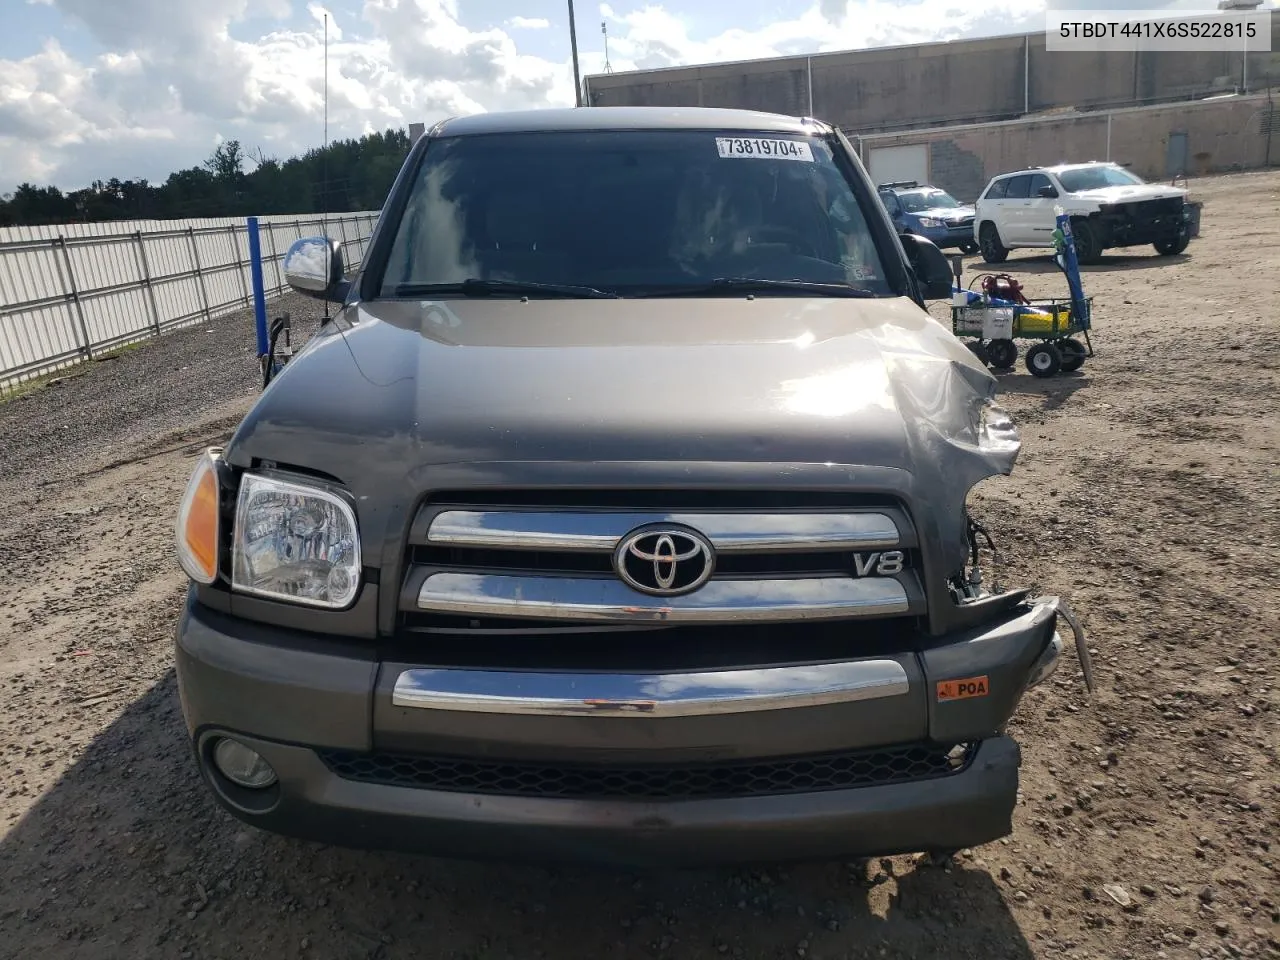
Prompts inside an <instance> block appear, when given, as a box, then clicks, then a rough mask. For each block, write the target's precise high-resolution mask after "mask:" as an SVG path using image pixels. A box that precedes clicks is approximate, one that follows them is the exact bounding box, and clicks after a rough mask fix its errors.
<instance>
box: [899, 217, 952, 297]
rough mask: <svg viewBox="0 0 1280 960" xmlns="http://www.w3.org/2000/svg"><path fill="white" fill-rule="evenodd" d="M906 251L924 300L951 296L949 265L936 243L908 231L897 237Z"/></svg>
mask: <svg viewBox="0 0 1280 960" xmlns="http://www.w3.org/2000/svg"><path fill="white" fill-rule="evenodd" d="M898 239H899V240H901V241H902V247H903V249H904V250H906V252H907V259H908V260H909V261H910V262H911V269H912V270H913V271H914V272H915V275H916V280H918V281H919V283H920V293H921V295H922V296H923V297H924V299H925V300H949V299H950V298H951V265H950V264H949V263H947V258H946V256H945V255H943V253H942V251H941V250H939V249H938V247H937V245H936V244H935V243H934V242H933V241H932V240H930V239H929V238H928V237H922V236H920V235H919V234H915V233H908V234H904V235H902V236H900V237H899V238H898Z"/></svg>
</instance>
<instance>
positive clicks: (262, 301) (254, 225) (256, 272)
mask: <svg viewBox="0 0 1280 960" xmlns="http://www.w3.org/2000/svg"><path fill="white" fill-rule="evenodd" d="M249 274H250V276H251V277H252V278H253V322H254V326H255V327H257V329H258V356H259V357H260V358H261V357H265V356H266V355H267V295H266V293H265V292H264V290H263V286H262V244H261V242H260V241H259V239H258V218H257V217H250V218H249Z"/></svg>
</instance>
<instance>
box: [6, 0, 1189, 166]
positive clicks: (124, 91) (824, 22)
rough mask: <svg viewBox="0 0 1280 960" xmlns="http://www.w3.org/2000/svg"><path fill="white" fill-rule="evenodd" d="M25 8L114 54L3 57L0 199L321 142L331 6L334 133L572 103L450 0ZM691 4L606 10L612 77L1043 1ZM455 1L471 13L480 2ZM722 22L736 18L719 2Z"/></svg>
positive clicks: (585, 45) (560, 83)
mask: <svg viewBox="0 0 1280 960" xmlns="http://www.w3.org/2000/svg"><path fill="white" fill-rule="evenodd" d="M37 2H43V3H47V4H49V5H51V6H53V7H54V8H55V9H57V10H58V11H60V12H61V13H62V14H64V16H66V17H67V18H68V19H69V20H75V21H78V22H79V23H81V24H83V25H84V26H85V27H86V28H87V29H88V31H89V32H90V33H91V34H92V36H93V37H94V39H95V40H96V41H97V42H98V43H99V44H100V45H101V46H102V47H103V48H104V49H106V50H108V51H110V52H108V53H105V54H103V55H101V56H98V57H94V58H90V59H83V60H77V59H75V58H74V57H71V56H69V55H68V54H67V53H66V52H65V51H64V50H63V48H62V47H60V46H59V45H58V44H57V43H56V42H51V43H49V44H48V45H46V46H45V48H44V49H43V50H41V51H40V52H39V53H37V54H34V55H32V56H30V57H27V58H25V59H22V60H8V61H6V60H0V190H10V189H12V188H13V186H14V185H15V184H17V183H18V182H20V181H22V180H26V179H30V180H34V181H38V182H50V181H51V182H54V183H56V184H57V185H59V186H61V187H62V188H64V189H75V188H77V187H80V186H83V185H84V184H86V183H88V182H90V181H92V180H95V179H107V178H109V177H112V176H118V177H121V178H132V177H139V176H143V177H147V178H149V179H151V180H153V181H159V180H163V179H164V177H165V176H167V175H168V173H170V172H171V171H173V170H175V169H179V168H182V167H189V166H193V165H196V164H199V163H200V162H201V161H202V160H204V159H205V157H207V156H208V154H209V152H210V150H211V149H212V146H213V144H214V143H215V142H216V140H217V138H218V137H219V136H221V137H224V138H227V139H230V138H236V139H239V140H241V141H242V142H243V143H244V144H245V145H246V147H248V148H253V147H256V146H263V147H264V148H266V150H267V152H268V153H270V154H272V155H275V156H278V157H281V158H284V157H286V156H289V155H291V154H293V153H298V152H302V151H304V150H306V149H308V148H311V147H314V146H316V145H318V144H319V142H320V139H321V129H322V114H323V84H324V62H323V56H322V47H323V44H324V28H323V26H322V23H323V19H324V16H325V14H328V30H329V72H328V77H329V130H330V134H331V136H334V137H350V136H358V135H360V134H362V133H365V132H369V131H372V130H377V129H385V128H386V127H388V126H404V125H407V124H408V123H410V122H412V121H425V122H431V121H433V120H436V119H439V118H440V117H443V116H447V115H453V114H465V113H476V112H481V111H485V110H500V109H516V108H526V107H544V106H556V105H568V104H571V103H572V102H573V99H574V97H573V79H572V78H573V73H572V68H571V66H570V63H569V59H568V54H567V51H565V53H564V55H563V58H562V59H558V60H557V59H549V58H548V57H546V56H537V55H533V54H531V53H530V52H529V49H530V48H529V45H530V44H534V45H537V46H539V49H545V48H546V42H545V37H546V34H545V33H544V32H543V31H544V30H545V29H546V28H548V27H550V26H551V24H550V23H549V22H548V21H546V20H542V19H537V18H531V17H519V16H517V17H511V18H509V19H507V20H506V21H505V24H504V26H503V27H492V26H491V27H483V28H476V27H475V26H474V25H471V22H470V21H467V20H466V18H465V16H464V14H463V13H460V8H459V2H458V0H309V2H306V3H305V5H304V3H302V2H299V3H297V4H291V3H290V2H289V0H110V2H107V0H37ZM689 2H691V0H665V3H655V2H650V0H628V4H630V3H636V4H638V5H635V6H630V5H628V6H625V7H624V6H623V5H622V3H620V0H610V2H609V3H605V4H601V5H600V8H599V9H600V14H601V16H602V17H603V19H604V20H605V21H606V22H607V23H608V26H609V56H610V61H611V64H612V66H613V68H614V70H616V71H622V70H631V69H637V68H647V67H662V66H676V65H680V64H689V63H709V62H716V61H725V60H743V59H752V58H757V57H769V56H778V55H784V54H795V53H806V52H816V51H826V50H838V49H848V48H854V47H866V46H877V45H884V44H899V43H913V42H919V41H924V40H938V39H948V38H955V37H959V36H972V35H980V34H984V33H1008V32H1013V31H1016V30H1020V29H1035V28H1037V27H1036V25H1037V24H1038V23H1039V18H1040V16H1041V15H1042V13H1043V11H1044V9H1045V6H1046V2H1047V0H805V2H806V3H807V4H808V6H807V7H805V8H804V9H800V10H798V11H797V12H796V13H795V14H794V15H791V16H789V17H786V18H780V19H778V20H776V21H774V22H772V23H767V24H765V25H763V26H760V27H758V28H753V29H745V28H736V27H726V28H725V29H722V30H719V31H710V32H708V31H706V30H705V29H704V30H700V31H699V32H698V33H696V34H695V32H694V31H693V30H692V29H691V28H690V26H689V25H688V22H687V21H686V20H685V19H684V18H683V17H682V16H681V15H680V12H679V11H680V9H681V6H680V4H681V3H689ZM1084 2H1087V0H1084ZM1132 2H1134V0H1131V3H1132ZM1141 2H1145V3H1152V4H1159V5H1160V6H1175V5H1181V4H1183V3H1186V2H1191V0H1141ZM358 4H362V6H358ZM462 4H463V8H464V10H465V13H467V14H470V15H472V16H481V15H482V14H481V13H480V12H479V0H462ZM583 6H585V4H584V5H583ZM295 7H296V15H295V13H294V8H295ZM704 9H705V8H704ZM249 17H252V22H254V23H258V22H260V21H261V20H262V19H263V18H268V19H269V18H272V17H274V18H278V20H279V23H278V26H277V28H276V29H274V30H271V31H270V32H267V33H265V34H262V35H260V36H257V37H256V38H250V39H243V38H242V33H241V31H240V30H239V29H238V30H237V34H236V36H233V35H232V32H231V27H232V26H233V25H235V24H240V23H242V22H243V21H245V20H246V18H249ZM705 19H706V15H705V14H703V15H702V16H701V17H700V22H705ZM724 20H725V22H726V24H728V23H731V22H732V12H731V10H730V9H729V8H726V12H725V14H724ZM580 22H581V21H580ZM556 29H560V25H557V27H556ZM513 34H515V35H516V36H519V37H520V39H519V41H517V39H516V36H513ZM238 37H241V38H238ZM579 40H580V45H581V49H580V53H581V61H582V63H581V65H582V70H583V72H584V74H585V73H598V72H600V71H602V70H603V67H604V56H603V52H602V50H601V49H600V47H599V44H596V43H592V42H591V41H589V40H584V38H583V37H582V36H581V35H580V37H579ZM559 46H560V45H559V44H557V45H556V49H558V48H559ZM564 46H567V44H564Z"/></svg>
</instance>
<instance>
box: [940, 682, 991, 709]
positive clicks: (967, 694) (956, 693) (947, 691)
mask: <svg viewBox="0 0 1280 960" xmlns="http://www.w3.org/2000/svg"><path fill="white" fill-rule="evenodd" d="M990 692H991V684H990V683H989V682H988V681H987V678H986V677H968V678H966V679H964V680H939V681H938V702H939V703H945V702H946V701H948V700H968V699H970V698H971V697H985V696H986V695H987V694H988V693H990Z"/></svg>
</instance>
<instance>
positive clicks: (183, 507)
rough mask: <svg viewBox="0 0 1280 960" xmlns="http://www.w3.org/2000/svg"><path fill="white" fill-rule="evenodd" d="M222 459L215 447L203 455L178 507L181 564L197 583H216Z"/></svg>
mask: <svg viewBox="0 0 1280 960" xmlns="http://www.w3.org/2000/svg"><path fill="white" fill-rule="evenodd" d="M220 458H221V451H220V450H218V449H217V448H216V447H210V448H209V449H208V450H206V451H205V452H204V453H203V454H201V455H200V459H199V460H198V461H196V465H195V469H194V470H192V471H191V479H190V480H189V481H188V482H187V489H186V492H185V493H183V495H182V503H181V504H179V505H178V526H177V530H176V537H175V539H176V546H177V548H178V564H179V565H180V566H181V567H182V571H183V573H185V574H186V575H187V576H188V577H190V578H191V579H192V580H194V581H196V583H213V581H214V580H216V579H217V578H218V542H219V538H220V536H221V533H222V528H221V520H220V518H219V508H218V500H219V491H218V461H219V459H220Z"/></svg>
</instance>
